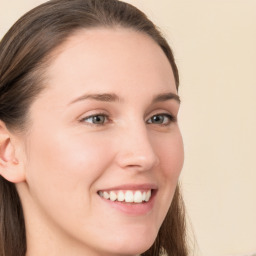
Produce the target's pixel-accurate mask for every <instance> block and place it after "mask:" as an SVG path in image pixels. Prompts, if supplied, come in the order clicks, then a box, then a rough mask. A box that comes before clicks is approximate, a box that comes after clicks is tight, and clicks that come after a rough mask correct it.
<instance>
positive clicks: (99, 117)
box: [93, 116, 104, 123]
mask: <svg viewBox="0 0 256 256" xmlns="http://www.w3.org/2000/svg"><path fill="white" fill-rule="evenodd" d="M93 121H94V123H103V122H104V117H103V116H95V117H94V120H93Z"/></svg>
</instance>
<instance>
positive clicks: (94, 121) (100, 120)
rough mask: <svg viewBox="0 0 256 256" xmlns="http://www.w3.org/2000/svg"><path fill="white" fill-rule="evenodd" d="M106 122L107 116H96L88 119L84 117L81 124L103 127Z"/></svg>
mask: <svg viewBox="0 0 256 256" xmlns="http://www.w3.org/2000/svg"><path fill="white" fill-rule="evenodd" d="M107 121H108V116H107V115H105V114H96V115H91V116H88V117H84V118H83V119H82V120H81V122H85V123H88V124H91V125H104V124H105V123H106V122H107Z"/></svg>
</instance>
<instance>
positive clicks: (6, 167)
mask: <svg viewBox="0 0 256 256" xmlns="http://www.w3.org/2000/svg"><path fill="white" fill-rule="evenodd" d="M13 140H14V139H13V135H12V134H11V133H10V132H9V131H8V129H7V128H6V126H5V124H4V123H3V122H2V121H0V175H1V176H2V177H3V178H5V179H6V180H8V181H10V182H12V183H19V182H22V181H24V180H25V175H24V170H23V168H22V166H21V164H20V162H19V159H18V158H17V156H16V154H15V152H16V151H15V147H16V146H17V145H15V143H14V141H13Z"/></svg>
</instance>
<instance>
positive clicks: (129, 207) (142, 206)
mask: <svg viewBox="0 0 256 256" xmlns="http://www.w3.org/2000/svg"><path fill="white" fill-rule="evenodd" d="M156 192H157V191H156V190H154V191H153V193H152V195H151V197H150V199H149V201H148V202H144V203H124V202H119V201H111V200H108V199H105V198H103V197H100V198H101V199H102V201H103V202H105V203H107V204H108V205H109V206H111V207H113V208H115V209H117V210H119V211H121V212H123V213H125V214H128V215H133V216H139V215H146V214H148V213H149V212H151V210H152V209H153V207H154V202H155V197H156Z"/></svg>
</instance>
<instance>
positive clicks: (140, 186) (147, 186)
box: [99, 183, 158, 191]
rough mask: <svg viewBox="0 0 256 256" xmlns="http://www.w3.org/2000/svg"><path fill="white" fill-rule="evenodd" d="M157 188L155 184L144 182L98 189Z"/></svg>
mask: <svg viewBox="0 0 256 256" xmlns="http://www.w3.org/2000/svg"><path fill="white" fill-rule="evenodd" d="M151 189H158V187H157V185H156V184H153V183H144V184H123V185H118V186H114V187H110V188H104V189H100V190H99V191H111V190H151Z"/></svg>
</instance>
